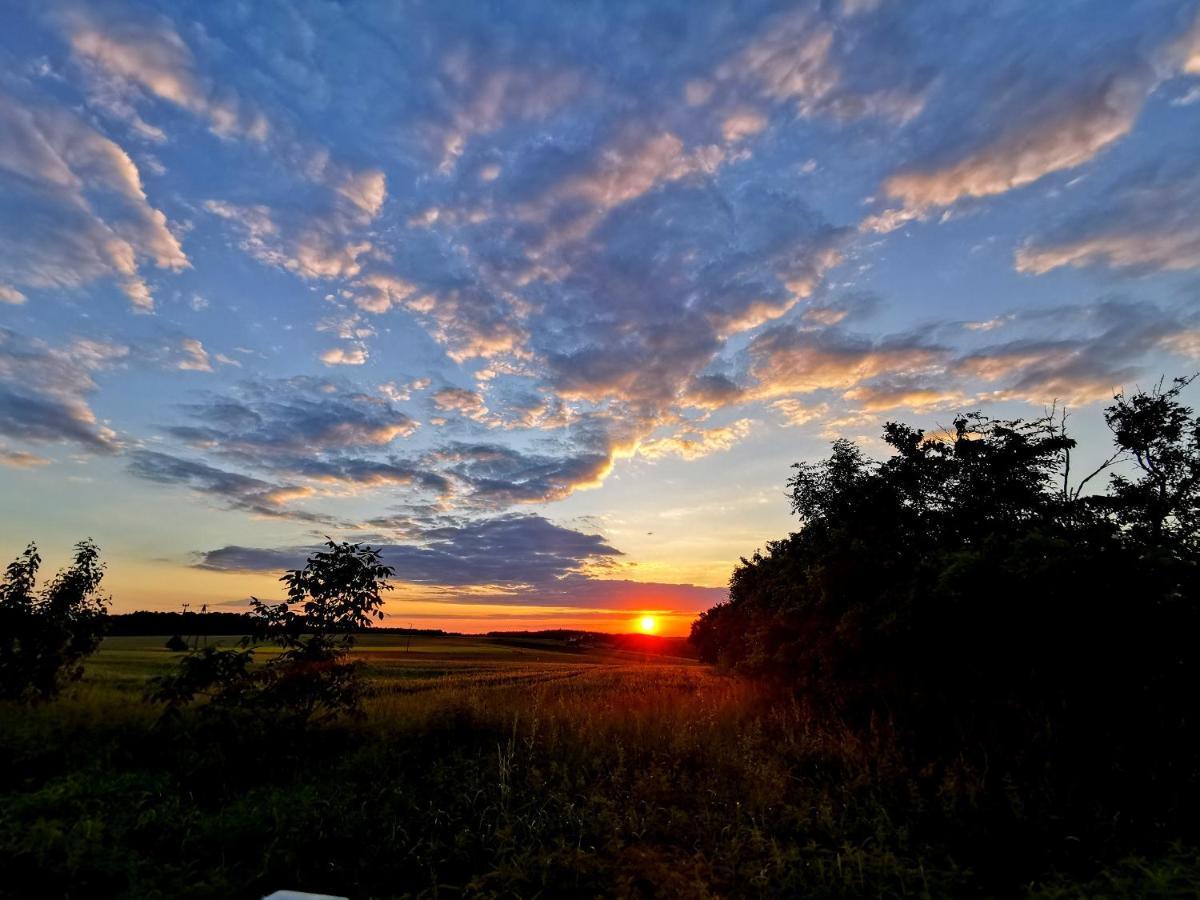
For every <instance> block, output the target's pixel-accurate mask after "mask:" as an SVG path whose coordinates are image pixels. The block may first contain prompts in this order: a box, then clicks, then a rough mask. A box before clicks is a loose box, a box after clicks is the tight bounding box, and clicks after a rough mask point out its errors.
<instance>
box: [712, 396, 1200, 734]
mask: <svg viewBox="0 0 1200 900" xmlns="http://www.w3.org/2000/svg"><path fill="white" fill-rule="evenodd" d="M1188 381H1189V379H1181V380H1177V381H1176V382H1174V383H1172V384H1171V385H1169V386H1167V385H1164V384H1162V383H1160V384H1159V385H1158V386H1157V387H1156V388H1153V389H1151V390H1148V391H1139V392H1137V393H1134V394H1131V395H1125V394H1119V395H1117V396H1116V397H1115V398H1114V401H1113V403H1112V405H1110V406H1109V407H1108V408H1107V410H1106V413H1105V418H1106V421H1107V423H1108V425H1109V428H1110V430H1111V433H1112V439H1113V453H1112V455H1111V456H1110V457H1109V458H1108V459H1107V460H1105V462H1104V463H1103V464H1101V466H1100V467H1099V468H1098V469H1096V470H1095V471H1092V472H1087V473H1078V472H1074V471H1072V468H1071V466H1072V453H1073V451H1074V450H1075V449H1076V443H1075V441H1074V440H1073V439H1072V438H1071V437H1070V436H1069V435H1068V433H1067V429H1066V416H1065V414H1064V415H1058V416H1056V415H1054V414H1048V415H1046V416H1044V417H1041V418H1038V419H1034V420H1031V421H1022V420H1002V419H993V418H989V417H988V416H985V415H983V414H981V413H971V414H968V415H963V416H961V417H959V418H958V419H957V420H956V421H955V422H954V427H953V429H950V430H948V431H947V432H946V433H936V434H934V433H927V432H925V431H922V430H920V429H916V428H912V427H910V426H907V425H903V424H898V423H889V424H887V426H886V427H885V428H884V432H883V439H884V440H885V441H886V443H887V444H888V446H890V447H891V449H892V451H893V454H892V455H891V456H890V457H889V458H888V459H885V460H883V461H874V460H871V459H868V458H867V457H866V456H865V455H864V454H863V453H862V452H861V450H860V449H859V448H858V447H856V446H855V445H854V444H853V443H850V442H848V441H837V442H835V443H834V445H833V451H832V453H831V454H830V456H829V457H828V458H827V459H825V460H823V461H821V462H818V463H799V464H797V465H796V466H795V467H794V473H793V475H792V477H791V479H790V480H789V481H788V488H789V492H790V496H791V501H792V509H793V511H794V513H795V514H796V516H797V517H798V519H799V520H800V523H801V528H800V529H799V530H798V531H797V532H796V533H794V534H792V535H790V536H788V537H786V538H783V539H782V540H778V541H773V542H770V543H768V544H767V546H766V548H765V551H762V552H756V553H755V554H754V555H753V556H752V557H751V558H749V559H742V561H741V565H740V566H738V567H737V569H736V570H735V571H734V573H733V575H732V578H731V580H730V588H729V598H728V600H726V601H725V602H723V603H720V604H718V605H717V606H715V607H713V608H712V609H710V610H708V611H707V612H705V613H703V614H702V615H701V616H700V617H699V618H698V619H697V620H696V622H695V623H694V624H693V627H692V632H691V640H692V641H693V643H694V644H695V645H696V646H697V648H698V650H699V653H700V655H701V658H702V659H705V660H707V661H709V662H713V663H718V664H720V665H721V666H723V667H725V668H726V669H728V670H731V671H734V672H738V673H744V674H749V675H755V676H760V677H765V678H769V679H774V680H777V681H779V682H781V683H786V684H788V685H791V686H793V687H794V688H795V689H796V690H797V691H798V692H799V693H801V694H802V695H803V696H805V697H806V698H808V699H810V700H812V701H814V702H819V703H822V704H825V705H827V706H829V707H831V708H834V709H836V710H838V711H839V712H840V713H841V714H844V715H847V716H851V717H853V716H876V717H877V716H880V715H883V716H886V717H887V718H889V719H890V720H893V721H897V722H901V723H904V724H905V725H910V726H913V727H914V728H917V729H919V730H920V731H921V733H923V734H926V735H930V734H936V733H938V732H939V731H941V732H943V733H945V732H948V731H954V732H955V733H956V734H957V735H958V736H960V737H961V735H962V734H963V733H964V731H965V732H967V733H971V734H975V735H991V736H992V738H993V739H994V740H999V741H1003V740H1011V741H1012V742H1013V743H1024V744H1028V743H1029V741H1031V740H1037V739H1040V737H1044V736H1045V735H1046V734H1049V733H1051V732H1053V733H1054V739H1055V740H1056V741H1058V740H1068V739H1072V740H1078V741H1079V742H1081V743H1083V742H1093V745H1094V742H1095V741H1099V740H1106V741H1109V742H1110V743H1109V746H1114V747H1117V748H1118V749H1119V748H1120V747H1122V746H1127V745H1128V741H1127V740H1126V738H1128V737H1129V736H1130V735H1131V734H1135V733H1137V734H1139V735H1140V736H1141V737H1140V738H1139V739H1144V740H1145V741H1147V742H1154V741H1164V740H1165V741H1170V742H1173V743H1174V742H1178V741H1181V740H1183V738H1184V735H1185V734H1187V735H1191V734H1192V732H1193V731H1194V730H1195V722H1194V718H1195V717H1194V716H1193V715H1192V714H1191V712H1190V711H1191V709H1192V708H1193V703H1192V699H1191V697H1190V690H1191V688H1190V687H1189V686H1190V685H1192V684H1194V683H1195V682H1196V674H1197V673H1196V671H1195V670H1196V668H1197V665H1196V663H1197V652H1196V650H1195V648H1194V643H1193V642H1194V636H1195V634H1196V625H1197V621H1198V616H1197V611H1198V609H1200V604H1198V601H1200V596H1198V593H1200V578H1198V576H1200V571H1198V568H1200V566H1198V563H1200V544H1198V530H1197V526H1198V524H1200V519H1198V509H1200V507H1198V498H1200V418H1197V417H1196V416H1195V414H1194V413H1193V411H1192V410H1191V409H1190V408H1188V407H1187V406H1185V405H1184V404H1183V402H1182V400H1181V391H1182V390H1183V389H1184V387H1185V386H1186V385H1187V383H1188ZM1106 480H1107V490H1102V491H1096V490H1095V488H1097V487H1098V486H1102V485H1103V484H1104V482H1105V481H1106ZM1006 736H1007V737H1006ZM1114 742H1115V743H1114Z"/></svg>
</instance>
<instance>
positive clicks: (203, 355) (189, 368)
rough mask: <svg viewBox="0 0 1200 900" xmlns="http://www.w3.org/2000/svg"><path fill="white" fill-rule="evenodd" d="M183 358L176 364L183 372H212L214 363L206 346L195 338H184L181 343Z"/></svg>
mask: <svg viewBox="0 0 1200 900" xmlns="http://www.w3.org/2000/svg"><path fill="white" fill-rule="evenodd" d="M179 349H180V351H181V352H182V354H183V356H182V358H181V359H180V360H179V361H178V362H177V363H176V364H175V368H177V369H179V370H180V371H181V372H211V371H212V370H213V367H212V362H210V361H209V358H208V352H207V351H206V350H205V349H204V345H203V344H202V343H200V341H198V340H196V339H195V338H184V339H183V340H181V341H180V342H179Z"/></svg>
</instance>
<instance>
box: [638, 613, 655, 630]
mask: <svg viewBox="0 0 1200 900" xmlns="http://www.w3.org/2000/svg"><path fill="white" fill-rule="evenodd" d="M638 629H639V630H640V631H642V632H643V633H644V634H654V632H656V631H658V619H656V618H654V616H642V617H641V618H640V619H638Z"/></svg>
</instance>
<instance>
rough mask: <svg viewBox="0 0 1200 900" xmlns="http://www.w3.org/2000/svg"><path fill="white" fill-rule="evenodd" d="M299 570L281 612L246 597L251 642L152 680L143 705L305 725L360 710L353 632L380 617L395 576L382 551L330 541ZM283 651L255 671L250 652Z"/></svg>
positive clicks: (195, 656)
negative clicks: (199, 707)
mask: <svg viewBox="0 0 1200 900" xmlns="http://www.w3.org/2000/svg"><path fill="white" fill-rule="evenodd" d="M326 546H327V547H328V548H329V549H328V551H321V552H318V553H316V554H314V555H313V556H311V557H309V559H308V561H307V563H306V564H305V566H304V568H302V569H296V570H292V571H289V572H286V573H285V574H284V575H283V576H282V578H281V579H280V580H281V581H282V582H283V583H284V584H285V585H287V590H288V599H287V600H286V601H285V602H283V603H278V604H270V603H264V602H263V601H261V600H259V599H258V598H251V601H250V602H251V607H252V613H251V616H250V618H251V621H252V625H253V627H254V632H255V633H254V634H253V635H252V636H250V637H248V638H247V639H246V640H245V641H244V642H243V646H242V647H240V648H231V649H223V648H220V647H215V646H212V647H203V648H200V649H199V650H194V651H193V652H192V653H189V654H188V655H187V656H185V657H184V658H183V659H182V660H181V661H180V665H179V668H178V669H177V671H176V672H174V673H172V674H170V675H166V676H163V677H161V678H158V679H155V680H154V681H153V682H152V683H151V687H150V693H149V696H150V698H151V699H152V700H154V701H157V702H162V703H165V704H167V708H168V711H171V712H174V711H176V710H178V709H179V708H180V707H181V706H184V705H186V704H189V703H191V702H193V701H194V700H196V699H197V698H200V697H205V698H207V699H208V701H209V702H208V704H207V705H206V706H205V709H206V710H207V711H208V712H209V713H216V714H238V713H252V714H254V715H256V716H258V717H259V718H270V719H271V720H272V721H274V722H277V723H283V724H292V725H299V726H303V725H306V724H308V723H309V722H312V721H318V720H326V719H331V718H335V717H337V716H339V715H342V714H346V713H355V712H357V711H358V709H359V704H360V701H361V698H362V691H363V684H362V679H361V677H360V675H361V673H360V669H361V663H358V662H356V661H353V660H350V659H349V658H348V656H349V652H350V650H351V648H352V647H353V645H354V641H355V637H354V635H355V633H356V632H358V631H361V630H362V629H364V628H368V627H370V625H371V623H372V621H374V620H377V619H382V618H383V612H382V606H383V596H382V592H383V591H387V590H391V585H390V584H388V579H389V578H390V577H391V576H392V575H393V574H394V570H393V569H392V568H391V567H390V566H385V565H383V563H382V562H381V560H380V555H379V551H378V550H375V549H373V548H371V547H365V546H363V545H361V544H351V543H340V544H338V543H334V542H333V541H329V542H327V544H326ZM261 642H269V643H273V644H276V645H278V646H279V647H280V648H281V649H280V652H279V654H278V655H276V656H274V657H272V658H271V659H270V660H269V661H268V662H266V663H265V664H264V665H262V666H258V667H254V665H253V662H254V658H253V657H254V649H253V646H254V645H255V644H256V643H261Z"/></svg>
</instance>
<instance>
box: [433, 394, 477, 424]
mask: <svg viewBox="0 0 1200 900" xmlns="http://www.w3.org/2000/svg"><path fill="white" fill-rule="evenodd" d="M430 399H431V400H432V401H433V405H434V406H435V407H437V408H438V409H440V410H443V411H446V412H451V411H452V412H457V413H459V414H460V415H463V416H466V417H467V418H470V419H475V420H476V421H483V420H484V419H485V418H486V417H487V414H488V408H487V407H486V406H485V405H484V400H483V394H481V393H479V392H478V391H470V390H466V389H465V388H456V387H447V388H442V389H441V390H437V391H434V392H433V394H431V395H430Z"/></svg>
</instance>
